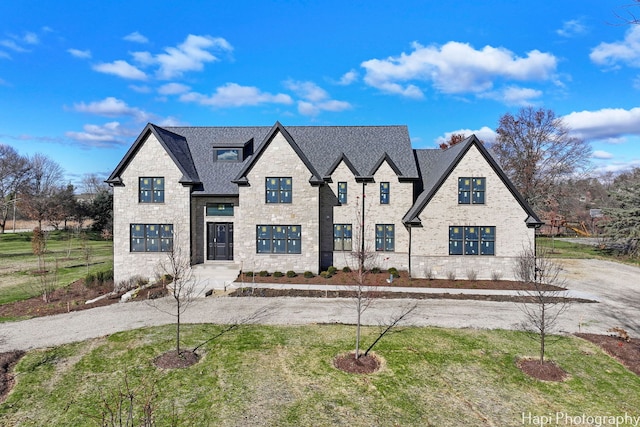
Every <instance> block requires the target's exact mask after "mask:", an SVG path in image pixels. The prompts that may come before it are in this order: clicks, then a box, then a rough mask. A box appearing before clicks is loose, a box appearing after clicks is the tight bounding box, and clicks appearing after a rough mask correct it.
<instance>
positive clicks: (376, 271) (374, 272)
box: [371, 267, 380, 274]
mask: <svg viewBox="0 0 640 427" xmlns="http://www.w3.org/2000/svg"><path fill="white" fill-rule="evenodd" d="M371 272H372V273H373V274H378V273H380V267H373V268H372V269H371Z"/></svg>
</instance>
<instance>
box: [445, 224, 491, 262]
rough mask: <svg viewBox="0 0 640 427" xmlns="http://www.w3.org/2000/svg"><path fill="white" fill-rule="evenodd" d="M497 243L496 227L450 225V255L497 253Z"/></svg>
mask: <svg viewBox="0 0 640 427" xmlns="http://www.w3.org/2000/svg"><path fill="white" fill-rule="evenodd" d="M495 245H496V228H495V227H486V226H481V227H475V226H466V227H463V226H453V227H449V255H495Z"/></svg>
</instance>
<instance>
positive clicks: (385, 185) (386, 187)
mask: <svg viewBox="0 0 640 427" xmlns="http://www.w3.org/2000/svg"><path fill="white" fill-rule="evenodd" d="M390 201H391V183H390V182H388V181H383V182H381V183H380V204H381V205H388V204H389V203H390Z"/></svg>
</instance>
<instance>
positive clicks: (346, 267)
mask: <svg viewBox="0 0 640 427" xmlns="http://www.w3.org/2000/svg"><path fill="white" fill-rule="evenodd" d="M342 272H343V273H351V269H350V268H349V266H348V265H345V266H344V267H342Z"/></svg>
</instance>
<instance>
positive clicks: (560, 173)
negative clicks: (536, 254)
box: [491, 106, 591, 211]
mask: <svg viewBox="0 0 640 427" xmlns="http://www.w3.org/2000/svg"><path fill="white" fill-rule="evenodd" d="M497 134H498V136H497V138H496V142H495V143H494V144H493V145H492V147H491V148H492V150H493V152H494V154H495V156H496V159H497V160H498V162H499V163H500V165H501V166H502V168H503V169H504V171H505V173H506V174H507V176H509V178H510V179H511V181H512V182H513V183H514V185H515V186H516V188H517V189H518V191H520V193H521V194H522V196H523V197H524V198H525V200H526V201H527V202H528V203H529V204H530V205H531V206H532V207H533V208H534V209H535V210H537V211H541V210H542V209H543V208H544V206H545V203H546V202H547V200H548V199H549V198H550V197H553V195H554V194H555V193H556V192H557V190H558V186H559V183H560V182H561V181H562V180H563V179H566V178H568V177H570V176H573V175H574V174H576V173H577V172H581V171H583V170H585V169H586V167H587V166H588V164H589V158H590V156H591V148H590V146H589V144H588V143H587V142H585V141H584V140H582V139H580V138H576V137H574V136H572V135H571V133H570V129H569V127H567V125H566V124H565V123H564V122H563V121H562V119H561V118H559V117H556V114H555V113H554V112H553V111H552V110H544V109H537V110H536V109H534V108H533V107H530V106H529V107H524V108H522V109H520V111H518V113H517V115H515V116H514V115H512V114H511V113H507V114H505V115H503V116H502V117H501V118H500V121H499V127H498V129H497Z"/></svg>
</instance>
